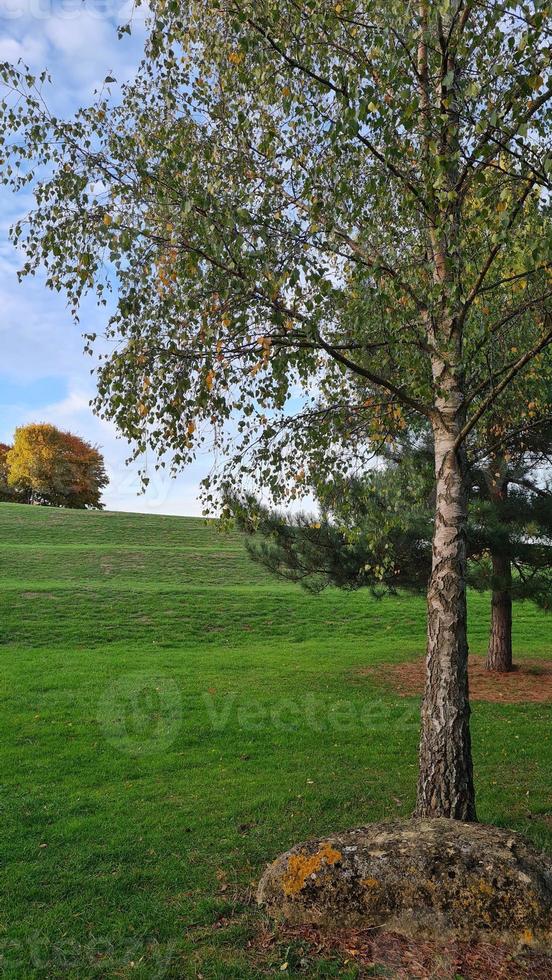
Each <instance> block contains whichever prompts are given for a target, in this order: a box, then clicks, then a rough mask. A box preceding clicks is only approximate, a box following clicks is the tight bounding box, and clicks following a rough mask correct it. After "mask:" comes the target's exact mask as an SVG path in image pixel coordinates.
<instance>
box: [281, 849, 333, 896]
mask: <svg viewBox="0 0 552 980" xmlns="http://www.w3.org/2000/svg"><path fill="white" fill-rule="evenodd" d="M338 861H341V853H340V851H336V850H335V848H333V847H332V846H331V844H323V846H322V847H321V848H320V850H319V851H317V853H316V854H292V855H291V857H290V859H289V861H288V866H287V871H286V873H285V875H283V877H282V888H283V889H284V894H285V895H297V893H298V892H300V891H301V889H302V888H303V885H304V884H305V882H306V880H307V878H309V877H310V875H312V874H314V873H315V872H316V871H319V870H320V868H321V867H322V865H323V864H337V862H338Z"/></svg>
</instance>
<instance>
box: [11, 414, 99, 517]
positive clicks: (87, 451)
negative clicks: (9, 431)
mask: <svg viewBox="0 0 552 980" xmlns="http://www.w3.org/2000/svg"><path fill="white" fill-rule="evenodd" d="M5 465H6V470H7V484H8V488H9V489H11V491H12V494H13V497H14V498H15V499H17V500H21V501H24V502H25V503H37V504H46V505H50V506H53V507H72V508H77V509H85V508H88V507H91V508H95V509H101V508H102V507H103V504H102V502H101V495H102V490H103V489H104V487H106V486H107V484H108V478H107V475H106V472H105V466H104V461H103V457H102V455H101V453H100V452H99V450H98V449H96V448H95V447H94V446H92V445H90V443H88V442H85V440H84V439H81V438H79V436H76V435H74V434H73V433H71V432H63V431H61V430H60V429H57V428H56V427H55V426H54V425H47V424H40V425H36V424H31V425H24V426H20V427H19V428H17V429H16V430H15V436H14V441H13V446H11V447H7V452H6V454H5Z"/></svg>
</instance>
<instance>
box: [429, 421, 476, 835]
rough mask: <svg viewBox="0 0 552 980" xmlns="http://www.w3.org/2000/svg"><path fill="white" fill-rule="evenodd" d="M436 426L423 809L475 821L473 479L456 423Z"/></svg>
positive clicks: (436, 814)
mask: <svg viewBox="0 0 552 980" xmlns="http://www.w3.org/2000/svg"><path fill="white" fill-rule="evenodd" d="M457 428H459V426H458V425H455V426H452V427H451V426H449V427H447V428H446V429H445V427H444V426H442V425H437V426H436V427H435V466H436V478H437V503H436V519H435V532H434V538H433V563H432V573H431V578H430V583H429V590H428V640H427V675H426V689H425V695H424V700H423V704H422V733H421V741H420V775H419V782H418V799H417V805H416V813H417V815H418V816H424V817H435V816H440V817H451V818H455V819H457V820H475V819H476V812H475V792H474V786H473V768H472V756H471V739H470V729H469V717H470V706H469V697H468V643H467V622H466V620H467V616H466V519H467V486H466V478H465V465H464V459H463V455H462V451H460V452H458V451H456V450H455V449H454V443H455V429H457Z"/></svg>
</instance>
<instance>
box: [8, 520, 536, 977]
mask: <svg viewBox="0 0 552 980" xmlns="http://www.w3.org/2000/svg"><path fill="white" fill-rule="evenodd" d="M0 575H1V577H2V590H1V601H2V604H3V608H2V615H1V619H0V623H1V630H2V648H1V651H0V653H1V657H2V680H3V683H2V687H1V697H2V706H1V708H2V710H1V713H0V725H1V726H2V731H1V741H0V744H1V752H2V760H1V766H0V771H1V773H2V798H1V806H2V823H1V826H2V849H1V854H2V870H1V873H2V893H3V901H2V904H1V908H0V973H1V974H2V975H3V976H6V977H22V978H28V977H29V978H30V977H45V978H46V977H47V978H51V977H62V976H63V977H78V978H84V977H144V978H151V977H159V978H161V977H163V978H165V977H175V978H176V977H201V976H202V977H204V978H218V977H221V978H222V977H224V978H227V977H235V978H239V980H247V978H254V977H264V976H267V975H268V976H270V975H274V976H276V975H282V973H281V971H280V966H281V965H282V963H283V962H284V960H286V961H287V962H288V963H289V967H288V969H287V970H286V971H285V972H286V975H288V976H295V975H297V976H300V975H303V976H304V975H308V976H312V977H321V976H337V975H339V976H346V977H353V976H355V973H354V972H352V971H351V969H350V968H349V967H346V968H345V969H344V968H343V965H342V963H340V962H339V961H337V960H335V961H330V960H316V959H309V958H308V957H307V964H306V965H305V964H303V966H302V967H301V965H300V963H299V958H300V957H299V954H297V955H296V954H295V952H294V950H293V949H292V950H288V949H287V947H286V946H285V945H281V944H278V942H275V943H273V944H271V945H268V946H266V948H265V946H263V947H262V948H261V947H260V946H259V943H258V940H257V937H258V935H259V929H260V927H261V925H262V921H263V918H262V915H261V914H260V913H259V912H258V911H257V910H256V908H255V905H254V903H253V902H252V894H253V889H254V886H255V883H256V881H257V880H258V877H259V874H260V872H261V870H262V868H263V866H264V864H265V863H266V861H268V860H269V859H270V858H271V857H273V856H275V855H276V854H277V853H278V852H279V851H281V850H282V849H284V848H286V847H288V846H290V845H291V844H292V843H294V842H297V841H298V840H301V839H303V838H305V837H308V836H314V835H322V834H325V833H326V832H329V831H331V830H338V829H342V828H345V827H348V826H354V825H358V824H361V823H364V822H367V821H370V820H378V819H381V818H383V817H389V816H394V815H407V814H409V812H410V811H411V809H412V805H413V800H414V789H415V779H416V748H417V725H418V721H417V711H418V704H417V701H416V699H404V698H400V697H398V696H395V695H394V694H392V693H391V692H389V691H388V690H387V689H380V688H379V687H378V686H377V683H376V681H375V680H374V678H373V677H366V676H362V675H361V674H360V673H359V668H362V667H364V666H366V665H377V664H378V663H384V662H391V661H395V662H398V661H401V660H407V659H412V658H414V657H416V656H419V655H420V654H421V652H422V651H423V646H424V604H423V602H422V600H418V599H411V598H400V599H396V600H384V601H380V602H376V601H374V600H373V599H371V598H370V597H369V595H367V594H362V593H357V594H352V595H346V594H340V593H338V592H334V591H331V592H327V593H326V594H324V595H322V596H320V597H314V596H308V595H306V594H304V593H302V592H301V591H300V590H299V589H298V588H295V587H291V586H287V585H285V584H281V583H279V582H275V581H273V580H272V579H270V578H269V577H268V576H267V575H266V574H265V573H264V572H263V570H262V569H260V568H258V567H257V566H255V565H252V564H251V563H250V562H249V559H248V558H247V556H246V554H245V553H244V551H243V548H242V544H241V541H240V539H239V538H238V537H237V536H236V535H230V536H223V535H221V534H220V533H219V532H218V531H217V529H216V528H215V527H214V526H213V525H208V524H206V523H205V522H203V521H201V520H195V519H182V518H170V517H149V516H141V515H130V514H94V513H78V512H74V511H73V512H72V511H64V510H48V509H46V508H34V507H23V506H18V505H9V504H0ZM487 620H488V600H487V598H486V597H485V596H472V597H471V599H470V621H471V647H472V650H473V651H475V652H480V653H483V651H484V648H485V641H486V631H487ZM515 620H516V630H515V644H516V656H517V657H518V659H521V658H522V657H523V656H531V657H535V656H542V657H552V629H551V626H552V621H551V620H550V619H547V618H546V617H545V616H544V615H543V614H542V613H540V612H538V611H537V610H535V609H534V608H533V607H532V606H529V605H525V606H522V607H518V608H517V609H516V613H515ZM551 722H552V711H551V706H550V705H511V706H504V705H496V704H482V703H476V704H474V714H473V737H474V753H475V768H476V779H477V788H478V805H479V815H480V818H481V819H483V820H487V821H490V822H494V823H498V824H504V825H508V826H510V827H513V828H515V829H518V830H521V831H523V832H524V833H526V834H527V835H528V836H530V837H532V838H533V839H534V840H535V841H536V842H537V843H538V844H541V845H544V846H545V847H547V848H549V849H550V850H552V803H551V790H552V785H551V775H550V760H551V758H552V726H551ZM296 962H297V965H296V966H295V965H294V964H295V963H296Z"/></svg>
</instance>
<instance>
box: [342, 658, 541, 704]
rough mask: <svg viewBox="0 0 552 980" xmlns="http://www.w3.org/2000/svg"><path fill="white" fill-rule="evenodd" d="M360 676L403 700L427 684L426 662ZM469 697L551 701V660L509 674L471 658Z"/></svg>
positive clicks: (390, 666) (365, 669) (370, 670)
mask: <svg viewBox="0 0 552 980" xmlns="http://www.w3.org/2000/svg"><path fill="white" fill-rule="evenodd" d="M358 673H359V674H360V675H361V676H365V677H372V678H377V679H378V680H380V681H381V682H382V684H385V685H389V686H390V687H392V689H393V690H394V691H396V692H397V693H398V694H400V695H401V696H402V697H412V696H414V695H416V694H422V693H423V690H424V682H425V660H423V659H420V660H413V661H409V662H408V663H404V664H381V665H380V666H379V667H363V668H361V669H360V670H359V671H358ZM469 678H470V698H471V700H472V701H494V702H496V703H501V704H520V703H524V702H535V703H541V704H542V703H546V702H551V701H552V660H524V661H523V662H522V663H520V664H516V666H515V669H514V670H513V671H511V672H510V673H508V674H497V673H491V672H490V671H488V670H485V660H484V658H483V657H476V656H471V657H470V658H469Z"/></svg>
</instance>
